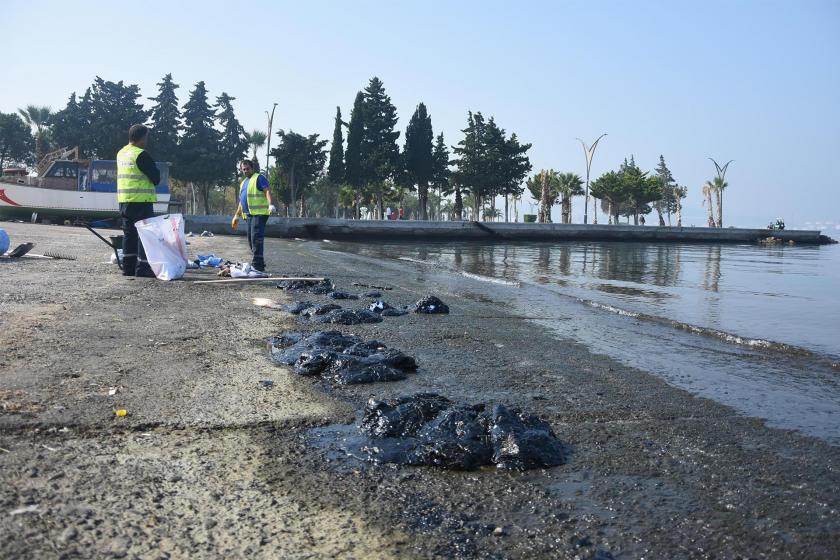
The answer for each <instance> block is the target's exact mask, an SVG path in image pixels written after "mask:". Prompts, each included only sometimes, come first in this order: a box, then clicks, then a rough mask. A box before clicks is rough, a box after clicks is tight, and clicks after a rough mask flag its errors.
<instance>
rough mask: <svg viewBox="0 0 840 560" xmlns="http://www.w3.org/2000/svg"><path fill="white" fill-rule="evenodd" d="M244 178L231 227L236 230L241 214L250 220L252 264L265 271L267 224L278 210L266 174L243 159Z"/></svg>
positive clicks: (242, 170) (249, 236) (241, 168)
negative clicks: (264, 246) (255, 169)
mask: <svg viewBox="0 0 840 560" xmlns="http://www.w3.org/2000/svg"><path fill="white" fill-rule="evenodd" d="M239 170H240V171H241V172H242V175H243V179H242V183H241V184H240V186H239V206H238V207H237V209H236V212H234V214H233V220H232V221H231V223H230V227H232V228H233V229H234V230H235V229H236V226H237V225H239V216H242V217H244V218H246V219H247V220H248V246H249V247H250V248H251V254H252V258H251V266H252V267H253V268H255V269H257V270H259V271H265V258H264V257H263V245H264V243H265V224H266V223H267V222H268V216H269V214H274V213H275V212H276V211H277V208H275V206H274V203H273V202H272V201H271V188H270V186H269V184H268V179H266V178H265V175H261V174H260V173H258V172H255V171H254V164H253V163H252V162H251V160H249V159H243V160H242V163H240V164H239Z"/></svg>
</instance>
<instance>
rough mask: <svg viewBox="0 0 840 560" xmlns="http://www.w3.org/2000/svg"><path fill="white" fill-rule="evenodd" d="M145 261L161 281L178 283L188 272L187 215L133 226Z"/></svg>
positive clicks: (141, 222)
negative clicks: (176, 281) (143, 251)
mask: <svg viewBox="0 0 840 560" xmlns="http://www.w3.org/2000/svg"><path fill="white" fill-rule="evenodd" d="M134 225H135V226H136V227H137V234H138V235H139V236H140V242H141V243H143V249H144V250H145V251H146V260H148V261H149V266H151V267H152V272H154V273H155V276H157V277H158V279H159V280H177V279H178V278H181V277H183V276H184V272H185V271H186V270H187V239H186V236H185V235H184V216H182V215H181V214H168V215H166V216H156V217H154V218H149V219H147V220H140V221H138V222H136V223H135V224H134Z"/></svg>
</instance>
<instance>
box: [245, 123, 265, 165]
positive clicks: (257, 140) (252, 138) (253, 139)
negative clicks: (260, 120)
mask: <svg viewBox="0 0 840 560" xmlns="http://www.w3.org/2000/svg"><path fill="white" fill-rule="evenodd" d="M266 138H267V136H266V134H265V132H263V131H261V130H252V131H251V132H250V133H248V132H246V133H245V141H246V142H248V145H249V146H251V160H252V161H253V162H254V165H256V166H257V167H259V164H258V163H257V150H258V149H259V148H262V147H263V146H265V140H266Z"/></svg>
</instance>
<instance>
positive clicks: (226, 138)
mask: <svg viewBox="0 0 840 560" xmlns="http://www.w3.org/2000/svg"><path fill="white" fill-rule="evenodd" d="M235 100H236V98H235V97H231V96H229V95H228V94H227V93H225V92H222V95H220V96H219V97H217V98H216V105H215V106H214V107H215V108H217V109H218V110H219V113H218V114H217V115H216V118H217V120H218V121H219V126H220V127H221V129H222V134H221V137H220V143H219V149H220V151H221V153H222V162H221V164H222V168H223V169H224V173H225V175H224V176H223V180H226V181H229V180H232V179H233V178H234V177H236V169H237V166H238V165H239V162H240V161H241V160H242V159H243V158H244V157H245V155H246V153H247V151H248V141H247V139H246V138H245V129H244V128H243V127H242V125H241V124H240V123H239V120H238V119H237V118H236V113H235V112H234V110H233V105H232V103H233V101H235Z"/></svg>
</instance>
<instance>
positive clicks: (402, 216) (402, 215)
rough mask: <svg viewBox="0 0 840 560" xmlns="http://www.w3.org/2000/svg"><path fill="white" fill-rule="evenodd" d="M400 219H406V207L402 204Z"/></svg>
mask: <svg viewBox="0 0 840 560" xmlns="http://www.w3.org/2000/svg"><path fill="white" fill-rule="evenodd" d="M400 220H405V208H403V207H402V206H400Z"/></svg>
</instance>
